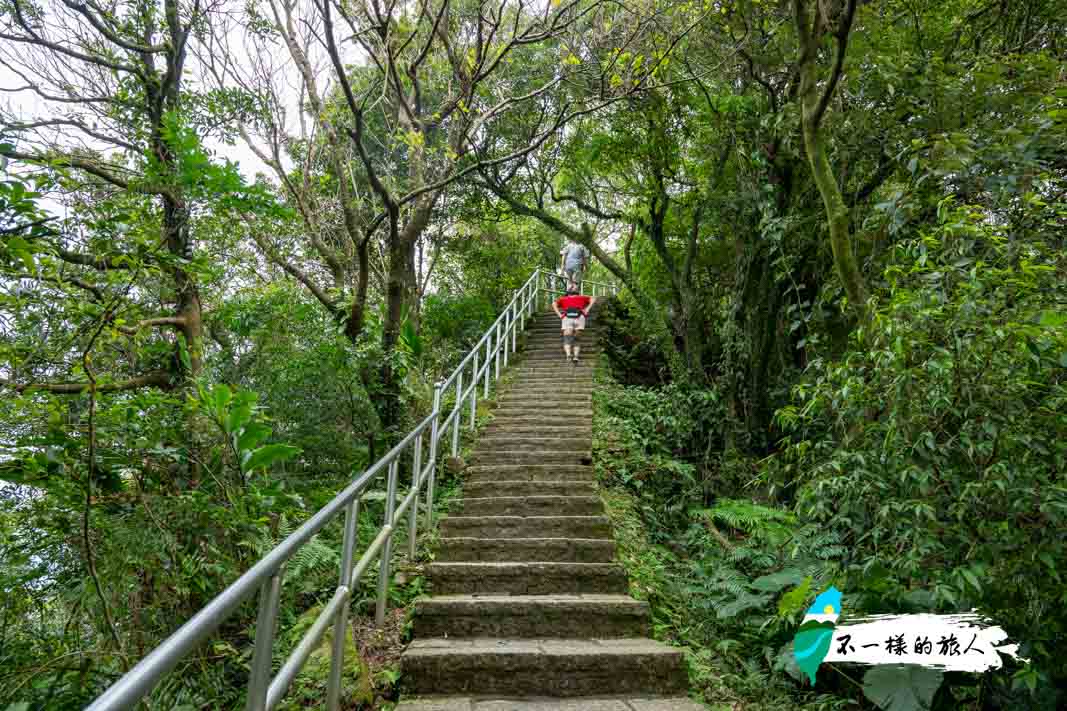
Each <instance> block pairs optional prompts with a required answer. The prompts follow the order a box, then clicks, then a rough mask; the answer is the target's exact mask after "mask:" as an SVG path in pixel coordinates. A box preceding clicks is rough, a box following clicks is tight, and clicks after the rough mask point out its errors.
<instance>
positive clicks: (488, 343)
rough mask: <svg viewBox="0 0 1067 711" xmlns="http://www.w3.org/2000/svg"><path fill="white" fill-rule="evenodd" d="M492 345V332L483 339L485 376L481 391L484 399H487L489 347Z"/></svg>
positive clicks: (490, 356) (490, 357)
mask: <svg viewBox="0 0 1067 711" xmlns="http://www.w3.org/2000/svg"><path fill="white" fill-rule="evenodd" d="M492 345H493V334H492V333H490V334H489V336H488V337H487V338H486V339H485V378H484V382H485V385H484V390H483V391H482V397H483V398H485V399H486V400H488V399H489V361H490V360H491V359H492V355H490V353H491V348H492Z"/></svg>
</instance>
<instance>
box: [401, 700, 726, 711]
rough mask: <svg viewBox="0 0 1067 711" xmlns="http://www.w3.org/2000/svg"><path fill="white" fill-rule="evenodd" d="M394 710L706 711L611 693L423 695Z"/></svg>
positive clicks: (681, 702) (689, 702) (691, 703)
mask: <svg viewBox="0 0 1067 711" xmlns="http://www.w3.org/2000/svg"><path fill="white" fill-rule="evenodd" d="M396 711H706V710H705V708H704V706H702V705H700V704H698V703H697V702H696V701H693V700H692V699H688V698H685V697H682V696H640V697H637V696H634V697H630V696H610V697H607V696H606V697H578V698H574V699H559V698H548V697H544V696H538V697H530V698H515V697H507V698H501V697H497V696H478V697H469V696H425V697H416V698H410V699H405V700H403V701H401V702H400V705H399V706H397V707H396Z"/></svg>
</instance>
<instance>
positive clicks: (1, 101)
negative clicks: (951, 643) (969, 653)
mask: <svg viewBox="0 0 1067 711" xmlns="http://www.w3.org/2000/svg"><path fill="white" fill-rule="evenodd" d="M1065 30H1067V5H1065V4H1064V3H1062V2H1057V1H1056V0H1011V1H1007V0H865V1H862V2H861V1H859V0H703V1H697V2H682V1H680V0H679V1H668V0H634V1H631V0H610V1H609V0H549V1H548V2H545V1H544V0H542V2H539V3H526V2H523V1H522V0H519V1H514V0H513V1H510V2H509V1H508V0H495V1H490V0H413V1H411V2H397V1H396V0H367V1H358V0H357V1H356V2H348V1H345V2H336V1H335V0H308V1H301V0H246V1H245V2H228V1H227V0H0V595H2V601H0V708H7V709H10V710H12V711H14V710H15V709H18V710H20V711H29V710H30V709H34V710H36V709H66V708H71V709H73V708H82V707H83V706H85V705H86V704H87V703H88V702H89V701H90V700H91V699H93V698H94V697H95V696H96V695H98V694H99V693H101V692H102V691H103V689H105V688H106V687H107V686H108V685H109V684H110V683H112V682H113V681H114V680H115V679H117V678H118V677H119V676H120V675H121V674H122V673H123V672H124V671H126V670H127V669H129V668H130V667H131V666H132V665H133V664H134V663H135V662H136V661H137V660H138V659H140V658H142V657H143V656H144V655H145V654H146V653H148V652H149V651H150V650H151V649H152V648H153V647H155V645H156V644H158V643H159V642H160V641H161V640H162V639H164V638H165V637H166V636H167V635H168V634H170V633H171V632H172V631H173V630H174V629H175V628H177V626H178V625H180V624H181V622H183V621H184V620H186V619H188V618H189V617H190V616H191V615H192V614H193V613H194V612H195V611H196V610H198V609H199V608H201V607H202V606H203V605H204V604H205V603H206V602H207V601H208V600H210V599H211V598H212V597H213V596H214V595H216V594H217V593H218V592H219V591H220V590H222V589H223V588H224V587H225V586H226V585H227V584H229V583H230V582H232V581H233V580H234V579H235V578H236V577H237V576H238V575H239V574H240V573H241V572H242V571H243V570H246V569H247V568H248V567H249V566H250V565H251V564H252V563H253V562H255V561H256V560H257V559H258V558H259V557H261V556H262V555H263V554H264V553H265V552H266V551H267V550H269V549H270V548H271V547H272V546H273V545H275V544H276V543H277V542H278V541H279V540H281V539H282V538H284V537H285V536H286V535H287V534H288V533H289V532H291V531H292V530H293V529H294V527H295V526H296V525H298V524H299V523H301V522H302V521H304V520H305V519H307V518H308V517H309V516H310V515H311V514H312V513H314V512H315V511H316V510H317V509H318V508H319V507H320V506H321V505H322V504H323V503H325V502H326V501H328V500H329V499H330V498H331V497H332V496H333V494H334V493H336V492H337V491H338V490H339V489H340V488H342V487H343V486H344V485H345V484H346V483H347V482H348V481H350V479H351V478H352V476H353V474H354V473H358V472H360V471H362V470H363V469H364V468H365V467H367V466H368V465H369V464H370V463H372V462H374V461H375V460H377V458H378V457H380V456H381V455H382V453H383V452H385V451H387V450H388V448H389V447H390V446H391V445H392V444H393V443H395V442H396V441H397V439H398V438H399V437H401V436H403V434H404V433H406V432H407V431H408V430H410V429H411V427H412V426H413V425H414V424H415V423H416V422H418V421H419V420H420V419H421V417H422V416H424V415H425V414H426V413H427V412H428V411H429V408H430V407H431V402H432V397H433V384H434V382H435V381H436V380H437V379H438V378H440V377H441V376H442V374H447V373H448V372H450V371H451V369H452V367H454V366H455V365H456V363H457V362H458V360H459V358H460V357H462V355H463V354H464V353H466V352H467V350H468V349H469V348H470V347H471V346H472V345H474V343H475V342H476V341H477V339H478V338H479V337H480V336H481V334H482V332H483V331H484V330H485V328H486V327H487V326H488V325H489V324H491V323H492V321H493V319H495V318H496V315H497V314H498V313H499V312H500V310H501V309H502V308H503V307H504V306H505V305H506V304H507V302H508V299H510V297H511V294H512V292H513V290H514V289H516V288H518V287H519V286H520V285H521V284H523V283H524V282H525V281H526V279H527V277H528V276H529V275H530V274H531V273H532V272H533V270H534V269H536V268H538V267H540V268H543V269H547V270H549V271H554V270H555V269H556V267H557V266H558V265H559V251H560V248H561V246H562V245H563V244H564V241H565V240H574V241H577V242H580V243H582V244H584V245H585V246H586V247H587V248H588V249H589V250H590V251H591V253H592V255H593V262H594V264H593V265H592V274H591V275H590V277H591V278H595V279H597V280H599V281H610V282H613V283H615V284H617V285H618V286H619V287H620V294H619V296H618V298H617V299H613V300H610V301H608V302H607V303H605V304H604V305H603V308H602V310H601V312H600V314H599V315H598V317H597V318H599V319H602V322H601V323H602V324H603V331H604V337H603V338H604V347H605V351H606V353H605V357H604V363H603V366H602V368H601V371H600V373H599V375H598V377H599V385H598V390H597V393H596V399H595V402H596V412H597V414H596V420H595V436H596V448H597V449H596V452H597V466H598V468H599V472H600V475H601V480H602V483H603V484H604V486H605V490H606V494H605V495H606V496H607V497H608V499H609V501H610V504H611V508H612V511H613V515H614V516H616V517H617V522H616V523H617V527H618V529H619V530H620V532H621V533H620V536H621V537H622V538H621V545H622V546H623V548H624V549H625V551H626V561H627V565H628V567H629V568H630V572H631V575H632V576H634V578H635V579H636V581H637V585H638V586H639V587H640V588H641V589H642V590H643V591H644V595H645V597H646V598H647V599H648V600H649V601H650V603H651V604H652V608H653V613H654V619H655V631H656V634H657V636H659V637H660V638H661V639H665V640H668V641H671V642H673V643H675V644H678V645H681V646H684V647H685V648H686V649H687V655H688V658H689V666H690V676H691V680H692V682H693V685H694V690H695V692H696V693H698V694H700V696H701V698H702V699H703V700H705V701H706V702H707V703H708V704H709V707H710V708H715V709H752V710H754V709H767V710H768V711H770V710H771V709H790V708H798V709H800V708H804V709H844V708H875V707H876V706H875V704H876V703H880V704H881V707H882V708H887V709H893V710H894V711H910V710H912V709H921V708H934V709H938V710H942V709H946V710H947V709H961V708H966V709H976V710H978V709H1012V710H1016V709H1035V710H1036V709H1042V710H1044V709H1047V710H1049V711H1052V710H1053V709H1056V708H1063V707H1064V705H1065V704H1067V691H1065V689H1067V662H1065V661H1064V656H1063V651H1064V649H1067V612H1065V610H1067V479H1065V472H1067V64H1065V62H1064V60H1065V56H1067V46H1065V37H1067V34H1065ZM561 416H563V413H561ZM373 503H374V502H370V504H373ZM364 514H365V515H366V517H367V520H366V521H361V523H360V534H361V538H367V539H369V538H371V537H373V535H374V531H375V527H376V526H377V525H379V524H380V520H381V514H380V504H379V509H377V510H376V509H375V507H374V506H373V505H368V506H367V507H365V511H364ZM339 536H340V533H339V530H334V529H332V528H331V529H328V530H326V531H324V532H323V533H322V534H321V535H320V536H318V537H317V538H316V539H315V542H314V544H313V545H312V546H309V547H308V548H307V549H305V550H304V551H303V552H302V555H301V556H300V558H299V559H297V560H294V561H291V563H290V566H289V569H288V571H287V576H290V577H291V578H292V579H293V580H295V581H297V584H295V585H293V586H289V588H287V592H286V597H285V598H284V600H283V617H285V626H286V628H287V629H288V628H295V629H297V630H299V629H300V627H301V624H303V625H304V626H306V625H307V618H304V617H300V615H301V611H302V610H306V609H308V608H309V607H311V606H314V605H315V604H317V603H321V602H322V601H324V600H325V599H326V598H327V597H328V595H329V593H330V591H331V590H332V587H331V586H333V585H334V584H335V579H336V567H337V561H338V559H339V555H340V552H339V545H338V542H339ZM831 583H834V584H835V585H836V586H837V587H838V588H840V589H841V590H843V591H845V605H846V611H847V612H848V613H849V614H863V613H872V614H873V613H893V612H938V613H948V612H958V611H967V610H971V609H977V610H979V611H980V612H981V613H983V614H984V615H987V616H988V617H989V618H990V619H992V620H994V621H995V622H996V623H997V624H998V625H1001V626H1002V627H1004V629H1005V630H1006V631H1007V632H1008V633H1009V634H1010V636H1011V638H1012V639H1013V640H1015V641H1017V642H1018V643H1019V644H1020V656H1021V657H1023V658H1025V659H1026V660H1027V661H1026V663H1022V662H1012V661H1009V662H1008V663H1006V664H1005V666H1004V667H1003V668H1001V669H999V670H997V671H995V672H991V673H987V674H980V675H979V674H967V673H956V672H953V673H944V674H942V673H941V672H937V671H932V670H927V671H926V672H925V673H923V674H912V673H908V672H902V673H901V674H900V675H898V676H896V677H894V676H893V675H892V674H888V675H885V674H883V675H881V676H880V677H879V678H877V679H871V678H867V679H865V678H864V670H863V669H862V668H858V667H851V666H848V665H846V666H843V667H842V666H840V665H834V666H833V667H832V668H824V669H822V670H821V671H820V674H819V680H818V683H817V684H816V685H814V686H812V685H811V684H809V683H807V682H806V681H804V680H803V679H802V678H801V677H800V675H799V674H797V670H796V669H795V666H792V665H791V664H790V655H789V649H791V647H790V645H791V643H792V636H793V633H794V632H795V630H796V627H797V624H798V622H799V620H800V618H801V617H802V616H803V613H804V610H805V609H806V608H807V606H808V605H809V603H810V602H811V600H812V598H813V597H814V595H815V593H817V592H819V591H820V590H823V589H825V588H826V586H827V585H829V584H831ZM417 593H418V584H417V582H415V583H409V584H408V585H406V586H404V587H402V588H398V589H397V590H395V591H394V596H395V598H396V602H397V603H399V604H400V606H401V607H402V604H403V603H404V602H405V601H406V600H407V599H410V596H412V595H414V594H417ZM368 594H369V593H368ZM368 610H369V606H368V604H367V599H365V598H362V597H357V599H355V600H354V601H353V611H354V615H355V620H356V624H357V626H359V625H361V624H362V625H363V626H364V627H368V625H367V624H366V620H365V617H366V615H367V613H368ZM401 612H402V610H401ZM254 616H255V609H254V607H253V606H248V608H247V609H244V608H242V611H241V613H240V614H239V615H238V617H237V618H236V619H235V620H231V621H230V622H228V623H227V624H226V625H225V626H223V627H222V628H221V629H220V630H219V632H218V634H217V635H216V636H215V638H214V639H213V641H212V642H211V643H209V644H207V645H204V647H203V648H201V649H199V650H198V652H197V653H196V654H195V655H194V656H193V657H192V658H190V659H189V660H187V661H186V662H185V663H184V664H183V665H182V666H181V667H179V669H178V671H177V672H176V673H174V674H171V675H170V676H168V677H167V679H166V680H165V682H164V683H163V684H162V685H161V686H160V687H159V688H158V689H157V690H156V692H155V694H154V696H153V699H154V701H153V704H152V706H151V707H152V708H159V709H164V708H165V709H170V708H182V709H222V708H240V707H241V706H242V703H243V694H244V685H245V679H246V678H247V674H248V664H249V658H250V655H251V632H252V626H253V624H254ZM361 619H362V620H363V621H362V622H360V620H361ZM394 626H395V627H396V629H395V630H393V632H394V633H395V636H396V637H397V640H394V642H393V643H394V644H399V643H400V641H398V640H401V641H402V635H403V630H402V628H401V627H402V622H396V624H395V625H394ZM365 631H366V630H365ZM367 635H368V636H367V638H366V639H363V640H361V641H359V649H357V650H356V653H355V654H353V655H352V658H353V660H354V661H353V665H354V666H353V668H352V670H350V671H346V673H350V674H351V677H352V684H351V689H350V690H349V691H348V692H346V693H347V698H346V704H347V706H346V707H347V708H352V709H356V708H388V706H389V704H390V702H391V700H395V698H396V695H395V689H394V686H395V683H396V682H397V679H396V672H395V670H394V669H393V668H392V667H390V665H389V663H388V656H389V652H388V650H385V651H383V649H384V648H386V647H388V646H389V642H388V641H383V640H381V639H380V638H375V637H373V634H372V633H371V632H367ZM368 640H369V641H368ZM282 642H283V646H284V643H285V642H286V640H282ZM383 659H385V661H383ZM323 674H324V672H323V671H322V667H321V664H320V665H318V666H317V665H316V663H312V664H311V665H310V666H309V668H308V669H307V670H306V671H305V673H304V675H303V676H302V677H301V679H300V681H299V682H298V684H297V687H296V688H295V690H294V694H293V695H291V696H290V698H289V699H288V701H287V703H288V704H290V708H299V707H303V705H304V704H307V705H314V704H315V703H317V701H316V699H317V698H318V697H317V694H320V693H321V689H322V687H323V685H324V683H325V681H324V677H323ZM886 688H889V689H890V690H896V691H899V693H896V695H895V697H894V698H895V700H890V701H886V700H885V699H886V698H887V696H886V693H885V690H886ZM879 700H880V701H879ZM894 704H895V705H894Z"/></svg>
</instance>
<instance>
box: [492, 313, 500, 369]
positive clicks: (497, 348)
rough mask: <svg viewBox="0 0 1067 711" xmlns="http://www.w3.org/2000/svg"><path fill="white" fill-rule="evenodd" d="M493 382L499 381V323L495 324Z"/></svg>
mask: <svg viewBox="0 0 1067 711" xmlns="http://www.w3.org/2000/svg"><path fill="white" fill-rule="evenodd" d="M493 380H500V322H497V324H496V375H495V376H494V377H493Z"/></svg>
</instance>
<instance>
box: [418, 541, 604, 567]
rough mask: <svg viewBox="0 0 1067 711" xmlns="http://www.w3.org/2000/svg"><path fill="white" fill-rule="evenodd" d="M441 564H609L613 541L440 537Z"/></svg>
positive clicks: (438, 554)
mask: <svg viewBox="0 0 1067 711" xmlns="http://www.w3.org/2000/svg"><path fill="white" fill-rule="evenodd" d="M437 560H439V561H440V562H442V563H475V562H482V563H503V562H512V563H521V562H542V563H610V562H611V561H613V560H615V541H613V540H611V539H604V538H442V539H440V546H439V548H438V549H437Z"/></svg>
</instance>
